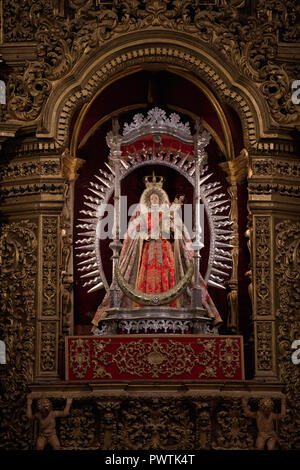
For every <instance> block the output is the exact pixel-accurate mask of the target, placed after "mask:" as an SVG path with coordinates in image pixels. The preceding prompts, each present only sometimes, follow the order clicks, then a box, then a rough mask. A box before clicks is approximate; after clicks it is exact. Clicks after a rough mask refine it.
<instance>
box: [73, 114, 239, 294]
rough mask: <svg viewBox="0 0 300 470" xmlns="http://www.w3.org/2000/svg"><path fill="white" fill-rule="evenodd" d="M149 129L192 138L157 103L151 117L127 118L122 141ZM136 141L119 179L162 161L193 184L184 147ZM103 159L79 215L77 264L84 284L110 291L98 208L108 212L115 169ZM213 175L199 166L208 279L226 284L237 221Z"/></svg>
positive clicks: (221, 285)
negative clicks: (206, 230) (155, 149)
mask: <svg viewBox="0 0 300 470" xmlns="http://www.w3.org/2000/svg"><path fill="white" fill-rule="evenodd" d="M155 110H158V111H159V112H156V114H155V113H154V121H155V122H153V111H155ZM151 112H152V115H151ZM149 115H150V116H149ZM149 135H152V136H153V138H154V139H155V136H157V135H168V136H171V137H174V138H176V139H177V140H180V141H181V142H183V143H188V144H192V143H193V138H192V136H191V133H190V130H189V125H188V124H182V123H180V117H179V116H178V115H176V114H175V113H173V114H171V116H170V118H169V119H167V118H166V116H165V112H164V111H162V110H159V109H158V108H154V110H150V111H149V113H148V116H147V118H144V117H143V115H142V114H137V115H135V116H134V118H133V123H132V124H131V125H128V124H125V126H124V132H123V139H122V145H126V144H129V143H132V142H134V141H136V140H138V139H141V138H142V137H144V136H149ZM132 147H133V151H132V152H130V153H129V152H128V151H127V154H126V155H124V156H122V158H121V159H120V182H121V181H122V180H123V179H124V178H126V177H127V176H128V175H129V174H130V173H131V172H133V171H135V170H137V169H138V168H141V167H145V166H153V165H163V166H167V167H169V168H171V169H173V170H175V171H177V172H178V173H180V174H181V175H183V176H184V177H185V178H186V179H187V181H188V182H189V183H190V184H191V185H192V186H195V181H194V178H193V175H194V173H195V161H194V156H193V155H191V154H188V153H186V152H183V151H182V150H181V148H180V147H179V148H178V149H173V148H171V147H163V146H162V147H161V149H160V150H159V151H158V152H153V150H152V148H151V147H149V148H146V146H145V145H143V146H142V148H141V149H137V148H135V147H134V145H132ZM105 165H106V170H103V169H99V173H98V174H96V175H94V181H91V182H90V187H89V188H88V191H89V194H85V195H84V204H85V206H86V209H83V210H81V211H80V213H81V214H82V215H83V216H84V217H83V218H80V219H78V222H80V223H79V224H77V228H78V229H81V230H82V231H81V232H78V237H79V239H78V240H77V241H76V242H75V245H76V246H75V250H76V258H77V260H78V261H77V269H78V271H79V272H80V273H81V274H80V278H81V279H82V281H83V287H84V288H86V289H87V292H88V293H90V292H95V291H97V290H99V289H103V288H104V289H105V290H106V291H107V292H108V291H109V284H108V281H107V279H106V276H105V273H104V268H103V263H102V258H101V243H100V242H101V240H100V237H99V234H100V233H101V230H100V227H101V223H102V218H99V214H101V213H102V214H104V213H105V212H104V210H103V209H104V208H105V206H106V205H107V204H108V201H109V200H110V198H111V196H112V195H113V192H114V180H115V174H114V170H113V168H112V166H111V165H109V164H108V163H107V162H105ZM212 176H213V173H211V172H209V169H208V166H203V167H202V168H201V179H200V195H201V200H202V203H203V205H204V208H205V211H206V214H207V219H208V224H209V233H210V247H209V258H208V263H207V270H206V274H205V277H204V280H205V282H206V283H207V284H208V285H210V286H213V287H217V288H222V289H225V287H224V281H225V280H226V278H227V279H228V278H229V276H230V272H231V269H232V256H231V249H232V245H231V244H230V240H231V239H232V238H233V234H232V230H231V225H232V223H233V222H232V221H231V220H230V218H229V209H230V202H229V200H228V199H227V196H226V195H225V194H224V193H222V186H221V184H220V183H219V182H215V181H213V182H209V180H210V179H211V177H212Z"/></svg>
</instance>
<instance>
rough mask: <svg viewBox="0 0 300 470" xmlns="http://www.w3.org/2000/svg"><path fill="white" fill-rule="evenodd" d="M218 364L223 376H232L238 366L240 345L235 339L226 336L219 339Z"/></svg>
mask: <svg viewBox="0 0 300 470" xmlns="http://www.w3.org/2000/svg"><path fill="white" fill-rule="evenodd" d="M219 365H220V367H221V369H222V370H223V373H224V375H225V377H227V378H232V377H234V376H235V373H236V371H237V369H238V368H240V346H239V342H238V340H237V339H233V338H226V339H221V340H220V345H219Z"/></svg>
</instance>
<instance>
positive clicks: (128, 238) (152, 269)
mask: <svg viewBox="0 0 300 470" xmlns="http://www.w3.org/2000/svg"><path fill="white" fill-rule="evenodd" d="M144 181H145V185H146V189H145V190H144V192H143V193H142V195H141V198H140V201H139V204H138V205H137V207H136V209H135V212H134V214H133V215H132V216H131V218H130V221H129V224H128V229H127V232H126V234H125V238H124V243H123V246H122V249H121V253H120V257H119V272H120V274H121V276H122V278H123V279H124V280H125V282H126V283H128V284H129V285H130V286H132V288H133V289H135V291H138V292H141V293H144V294H161V293H163V292H167V291H170V290H171V289H173V288H175V286H176V285H177V284H178V283H179V281H180V279H182V278H183V277H184V276H185V274H186V273H187V270H188V269H189V267H190V266H191V263H192V262H193V256H194V251H193V248H192V242H191V239H190V237H189V234H188V231H187V229H186V227H185V226H184V224H183V223H182V219H181V218H180V216H179V212H180V211H179V208H180V206H181V204H182V200H183V196H180V197H179V198H176V199H175V200H174V201H173V203H172V204H171V203H170V201H169V197H168V194H167V193H166V191H165V190H164V189H163V181H164V179H163V177H160V176H155V175H154V174H153V175H152V179H151V177H149V176H146V177H145V178H144ZM199 284H200V288H201V292H202V304H203V307H204V308H205V309H206V311H207V314H208V317H209V318H211V319H213V324H214V325H215V326H217V325H219V324H221V323H222V320H221V317H220V315H219V312H218V310H217V309H216V307H215V305H214V303H213V301H212V299H211V297H210V295H209V293H208V290H207V286H206V284H205V282H204V280H203V278H202V276H201V274H200V281H199ZM120 294H121V299H120V308H139V307H142V305H140V304H138V303H137V302H136V301H133V300H131V299H130V298H129V297H128V296H126V295H124V293H123V292H122V291H121V292H120ZM141 297H142V296H141ZM165 306H167V307H170V308H176V309H180V308H188V307H191V286H187V288H186V289H185V292H184V293H183V294H182V295H180V297H177V298H176V299H175V300H172V301H171V302H170V303H169V304H167V305H165ZM108 309H109V295H108V294H106V296H105V297H104V299H103V302H102V303H101V304H100V305H99V307H98V309H97V312H96V314H95V316H94V318H93V321H92V323H93V325H94V328H93V329H95V328H96V327H97V326H98V324H99V322H101V320H103V319H104V318H105V316H106V311H107V310H108Z"/></svg>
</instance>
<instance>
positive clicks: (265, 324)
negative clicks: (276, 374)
mask: <svg viewBox="0 0 300 470" xmlns="http://www.w3.org/2000/svg"><path fill="white" fill-rule="evenodd" d="M256 338H257V351H256V359H257V368H258V370H265V371H268V370H272V366H273V361H272V351H273V348H272V338H273V331H272V322H271V321H257V322H256Z"/></svg>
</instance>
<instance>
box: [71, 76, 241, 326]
mask: <svg viewBox="0 0 300 470" xmlns="http://www.w3.org/2000/svg"><path fill="white" fill-rule="evenodd" d="M155 75H156V73H154V74H153V73H150V74H148V73H146V72H142V73H141V77H140V79H139V80H138V77H137V78H136V80H138V81H136V82H135V76H134V75H133V76H132V77H128V78H124V86H126V84H127V83H128V84H130V81H131V80H132V84H135V85H127V86H135V91H136V96H135V99H137V100H139V101H140V102H144V104H141V105H138V106H140V107H141V108H140V109H141V110H143V109H146V110H147V100H148V98H149V97H150V98H149V99H150V100H152V101H153V100H154V101H155V100H157V97H158V94H159V93H160V91H159V90H158V89H157V86H158V85H157V84H158V81H159V79H158V77H156V76H155ZM169 75H170V79H171V74H169ZM173 78H174V76H173ZM165 79H166V77H165ZM174 80H175V82H176V78H174ZM180 80H182V79H180V78H179V77H177V81H180ZM121 82H122V81H121ZM121 82H120V83H118V82H116V84H113V85H112V86H111V87H108V88H107V90H106V91H105V92H104V95H103V98H102V96H101V95H99V96H98V97H97V98H95V102H94V104H93V105H90V106H89V109H88V111H87V115H86V116H89V117H88V118H87V119H89V120H90V122H91V127H90V130H85V131H83V130H81V127H80V126H82V125H83V123H84V119H83V116H81V118H80V123H79V124H75V131H74V133H73V136H76V137H73V138H72V140H71V146H72V148H75V140H77V144H76V145H77V155H78V156H79V157H80V158H82V159H85V160H86V161H87V163H86V164H85V166H84V167H82V170H81V174H80V176H79V179H78V180H77V183H76V187H77V189H75V191H77V195H76V200H75V213H76V214H75V218H77V220H78V219H80V218H86V219H87V217H86V216H84V215H82V214H80V212H79V210H87V211H88V210H89V208H88V207H87V206H85V207H84V205H82V204H81V203H80V199H81V201H83V200H84V199H85V201H86V202H87V203H88V202H90V203H91V204H93V202H92V198H93V197H96V196H95V194H92V192H89V191H88V192H87V191H86V190H85V192H84V191H83V189H82V188H83V187H84V186H85V187H87V185H89V183H90V181H91V180H93V179H95V177H94V176H93V175H95V174H97V173H98V172H99V168H101V171H102V172H103V173H102V175H100V173H99V177H100V178H102V179H104V180H105V178H106V176H105V174H107V175H108V174H109V170H108V168H107V167H106V166H105V160H106V161H107V162H108V160H107V157H106V156H105V146H106V144H105V143H104V137H105V132H106V130H107V132H108V130H109V125H110V121H109V117H110V116H111V115H112V114H111V113H110V114H109V115H107V116H106V117H105V116H104V117H103V118H100V120H99V119H98V122H97V120H95V118H94V117H93V106H95V109H97V106H99V104H98V103H100V102H101V99H104V100H106V99H107V98H106V97H104V96H107V97H109V96H113V95H112V93H117V89H118V88H120V84H121ZM143 83H145V85H143ZM193 86H194V85H191V87H192V88H193ZM149 87H150V88H149ZM110 88H111V89H110ZM147 90H148V91H147ZM149 90H151V92H149ZM147 93H148V98H147ZM149 93H150V95H149ZM151 95H152V97H151ZM177 98H178V97H177ZM119 99H120V105H121V104H123V102H124V96H123V97H121V96H120V98H119ZM164 99H169V100H171V99H172V100H174V99H176V98H175V96H173V97H171V96H169V97H167V96H166V97H165V98H164ZM202 102H205V103H206V102H207V103H209V100H207V98H205V97H204V96H203V95H202ZM188 106H191V107H192V103H189V104H188ZM135 107H136V105H134V104H132V105H130V106H127V107H126V106H122V107H121V108H119V109H120V113H121V114H120V115H119V116H122V117H121V121H120V124H121V123H122V122H124V121H125V120H126V121H127V122H128V121H130V118H131V119H132V117H133V115H134V114H133V113H134V108H135ZM194 107H195V106H194ZM130 108H132V111H131V110H130ZM148 109H149V108H148ZM170 109H171V110H174V111H177V110H181V112H184V108H183V107H180V103H179V102H178V104H177V105H175V104H174V105H172V104H170ZM226 112H227V111H226ZM187 113H188V116H190V117H193V118H195V117H196V116H197V115H196V114H194V113H193V111H187ZM123 115H124V117H123ZM126 116H128V117H127V118H126ZM213 119H218V118H217V115H216V116H215V118H212V120H211V119H210V120H209V121H208V122H207V123H205V124H204V125H205V126H207V129H209V131H211V133H212V135H213V140H214V141H215V143H214V144H212V145H213V149H214V150H212V152H213V153H215V155H216V154H217V155H219V156H220V155H222V153H223V152H224V153H225V154H226V155H227V156H228V152H230V150H229V149H230V139H231V137H230V135H228V134H226V129H225V128H226V125H225V127H224V120H223V124H221V128H219V129H217V130H214V128H213V125H214V124H213ZM232 119H233V118H232ZM233 120H234V119H233ZM126 121H125V122H126ZM121 126H122V124H121ZM222 126H223V127H222ZM224 134H226V135H227V136H226V138H225V137H224ZM240 135H241V134H240ZM97 139H98V141H100V140H99V139H102V142H103V146H102V148H103V151H102V152H103V154H102V155H103V156H101V157H100V155H99V151H98V150H97V149H99V143H98V144H97V146H95V144H93V143H92V142H96V140H97ZM223 142H224V143H223ZM231 145H233V144H231ZM234 145H235V146H236V149H237V150H238V149H239V148H241V145H242V142H241V140H238V139H236V140H235V141H234ZM239 146H240V147H239ZM106 152H107V150H106ZM209 158H210V161H212V159H213V158H214V157H209ZM218 158H220V157H218ZM222 158H224V157H222ZM228 158H229V157H228ZM92 160H94V163H92ZM240 160H241V159H240ZM240 165H241V166H242V165H247V163H246V160H245V159H244V160H242V162H241V163H240ZM214 171H215V172H217V174H218V175H220V177H221V179H222V182H223V183H222V188H224V189H225V193H224V189H223V194H224V195H225V198H227V199H228V200H229V197H228V196H230V194H229V193H227V191H226V187H227V184H228V183H227V182H226V179H225V175H224V173H223V170H221V169H220V167H219V166H218V165H217V164H216V166H215V167H214ZM228 171H229V173H230V171H231V170H228ZM166 175H167V170H166ZM141 177H142V174H141V175H139V178H141ZM87 178H89V180H88V179H87ZM108 179H109V178H108ZM128 181H129V180H128ZM93 184H94V183H93ZM95 184H101V183H100V182H99V181H96V179H95ZM131 184H133V185H136V184H137V182H136V181H134V179H133V180H132V181H131V182H130V183H129V185H131ZM182 184H183V183H182V182H181V185H182ZM223 184H224V186H223ZM235 184H236V183H235ZM91 189H94V190H96V191H97V189H96V187H94V188H91ZM124 189H125V187H124V188H122V190H124ZM244 189H245V187H244V188H239V191H241V190H244ZM175 190H176V189H175V188H174V191H175ZM232 197H233V196H232ZM88 199H90V201H89V200H88ZM132 202H134V201H132ZM229 203H230V202H229ZM79 206H80V207H79ZM76 211H77V212H76ZM236 214H237V210H235V216H234V217H235V224H237V217H236ZM84 223H88V222H84ZM244 223H245V222H244ZM81 225H82V224H81ZM82 228H83V227H81V230H80V229H79V228H75V234H74V236H75V240H76V239H77V233H78V232H81V233H82V234H84V231H83V230H82ZM235 230H240V231H241V229H240V228H239V229H237V225H236V229H235ZM236 240H237V239H236ZM236 243H238V240H237V241H236ZM77 246H78V245H77ZM78 248H79V247H78ZM102 251H103V252H104V253H106V252H107V250H106V249H105V248H104V249H103V250H102ZM244 269H245V271H246V270H247V266H245V268H244ZM80 274H84V272H82V271H81V272H80V271H79V272H78V271H77V266H76V264H75V282H76V287H77V289H80V288H82V285H83V282H82V280H81V279H80ZM91 280H92V279H91V278H87V279H86V281H85V282H86V283H88V282H89V281H91ZM244 285H245V286H246V285H247V281H245V280H244ZM92 287H93V286H92V285H91V283H90V285H89V286H88V285H87V284H86V286H85V289H86V290H88V288H90V289H91V288H92ZM246 290H247V287H246ZM99 292H100V294H101V291H99ZM247 295H248V293H247ZM76 296H78V291H77V294H76V293H75V297H76ZM223 297H224V296H223ZM223 297H222V299H223ZM89 298H90V299H94V301H93V302H94V307H92V306H91V308H90V313H88V312H87V315H90V316H91V314H92V309H93V310H94V311H95V308H96V303H97V302H98V300H97V299H99V293H93V292H92V293H91V294H90V297H89ZM87 302H90V301H89V300H87V297H86V299H85V306H83V308H86V307H87ZM220 302H221V303H222V302H223V300H220ZM80 303H81V301H80V298H79V297H76V301H75V305H77V308H76V307H75V308H76V311H75V318H76V317H77V315H78V314H79V310H80V307H79V305H80ZM223 303H224V302H223ZM226 303H227V302H226V295H225V304H226ZM229 304H230V303H229ZM87 308H88V307H87ZM229 308H230V305H229ZM226 309H227V307H226ZM77 312H78V313H77ZM235 315H236V314H235ZM76 321H77V320H75V330H74V331H82V332H86V333H88V332H89V331H90V330H88V329H87V326H86V327H84V324H85V325H88V318H86V319H84V320H83V322H82V320H80V321H81V322H82V326H80V325H79V323H78V321H77V325H78V329H77V326H76ZM230 331H231V330H230Z"/></svg>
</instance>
